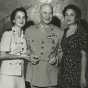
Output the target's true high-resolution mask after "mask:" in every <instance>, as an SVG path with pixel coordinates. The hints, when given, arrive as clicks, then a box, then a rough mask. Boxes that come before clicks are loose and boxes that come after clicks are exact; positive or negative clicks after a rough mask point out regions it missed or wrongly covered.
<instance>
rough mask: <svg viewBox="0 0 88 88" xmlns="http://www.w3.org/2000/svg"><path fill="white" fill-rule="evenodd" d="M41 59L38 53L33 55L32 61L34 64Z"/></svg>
mask: <svg viewBox="0 0 88 88" xmlns="http://www.w3.org/2000/svg"><path fill="white" fill-rule="evenodd" d="M39 61H40V59H39V57H38V56H36V55H31V62H32V64H33V65H36V64H38V63H39Z"/></svg>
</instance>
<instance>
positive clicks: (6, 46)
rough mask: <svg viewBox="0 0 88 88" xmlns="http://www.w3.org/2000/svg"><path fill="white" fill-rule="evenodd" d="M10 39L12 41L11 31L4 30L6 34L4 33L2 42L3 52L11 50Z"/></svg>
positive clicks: (0, 46) (0, 45) (0, 48)
mask: <svg viewBox="0 0 88 88" xmlns="http://www.w3.org/2000/svg"><path fill="white" fill-rule="evenodd" d="M10 41H11V37H10V33H9V32H4V34H3V35H2V38H1V44H0V50H1V51H2V52H5V51H10Z"/></svg>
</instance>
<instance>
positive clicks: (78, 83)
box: [60, 5, 87, 88]
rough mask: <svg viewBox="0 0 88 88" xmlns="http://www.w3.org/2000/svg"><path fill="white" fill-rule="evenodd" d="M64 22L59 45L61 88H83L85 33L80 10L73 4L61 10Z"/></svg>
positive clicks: (84, 82) (84, 80)
mask: <svg viewBox="0 0 88 88" xmlns="http://www.w3.org/2000/svg"><path fill="white" fill-rule="evenodd" d="M63 15H64V18H65V22H66V24H67V25H68V26H67V28H66V29H65V30H64V35H63V38H62V42H61V46H62V51H63V56H62V60H61V80H60V85H61V88H84V87H85V86H86V78H85V73H86V52H87V33H86V29H84V27H83V25H82V24H81V22H80V18H81V12H80V9H79V8H78V7H76V6H75V5H68V6H66V7H65V8H64V10H63Z"/></svg>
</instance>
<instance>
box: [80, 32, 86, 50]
mask: <svg viewBox="0 0 88 88" xmlns="http://www.w3.org/2000/svg"><path fill="white" fill-rule="evenodd" d="M87 37H88V33H87V32H84V31H82V32H81V33H80V37H79V45H80V48H81V49H82V50H84V51H86V52H88V39H87Z"/></svg>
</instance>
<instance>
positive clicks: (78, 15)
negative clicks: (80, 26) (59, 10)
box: [63, 4, 81, 20]
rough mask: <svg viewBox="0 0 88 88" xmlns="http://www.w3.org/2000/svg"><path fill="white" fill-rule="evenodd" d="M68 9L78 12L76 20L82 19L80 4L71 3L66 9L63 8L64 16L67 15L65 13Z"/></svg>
mask: <svg viewBox="0 0 88 88" xmlns="http://www.w3.org/2000/svg"><path fill="white" fill-rule="evenodd" d="M68 9H72V10H73V11H74V12H75V14H76V20H80V19H81V10H80V8H79V7H78V6H76V5H73V4H69V5H67V6H66V7H65V8H64V10H63V16H65V13H66V11H67V10H68Z"/></svg>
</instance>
